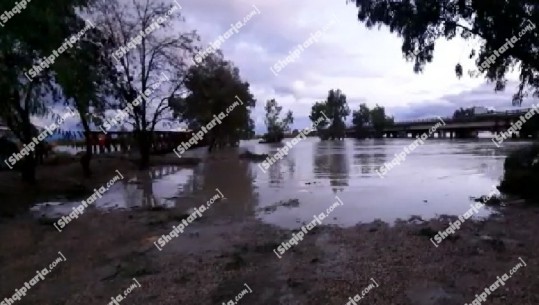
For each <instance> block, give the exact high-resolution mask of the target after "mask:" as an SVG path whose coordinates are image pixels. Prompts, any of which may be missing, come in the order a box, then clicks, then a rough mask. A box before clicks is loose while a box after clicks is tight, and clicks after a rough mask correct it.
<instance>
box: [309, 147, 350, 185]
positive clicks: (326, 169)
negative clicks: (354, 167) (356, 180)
mask: <svg viewBox="0 0 539 305" xmlns="http://www.w3.org/2000/svg"><path fill="white" fill-rule="evenodd" d="M346 144H347V141H319V142H317V143H316V144H315V147H316V152H315V157H314V168H315V171H314V177H315V178H327V179H328V180H329V185H330V186H331V187H332V189H333V192H338V191H339V192H342V191H344V189H345V187H346V186H348V178H349V171H350V167H349V165H348V150H347V145H346Z"/></svg>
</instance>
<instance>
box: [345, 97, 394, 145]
mask: <svg viewBox="0 0 539 305" xmlns="http://www.w3.org/2000/svg"><path fill="white" fill-rule="evenodd" d="M352 123H353V124H354V129H355V132H356V137H358V138H365V137H367V136H368V135H369V132H368V131H369V130H368V129H369V127H372V129H373V130H374V137H378V138H381V137H382V136H383V131H384V129H385V128H387V127H390V126H392V125H393V124H394V119H393V117H389V116H387V115H386V113H385V108H384V107H382V106H379V105H378V104H377V105H376V107H374V108H373V109H369V107H368V106H367V105H366V104H365V103H362V104H360V105H359V110H357V111H354V113H353V119H352Z"/></svg>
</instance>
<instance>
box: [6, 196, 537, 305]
mask: <svg viewBox="0 0 539 305" xmlns="http://www.w3.org/2000/svg"><path fill="white" fill-rule="evenodd" d="M216 204H231V203H229V202H226V200H223V201H217V202H216ZM538 213H539V209H538V208H534V207H506V208H503V214H497V215H493V216H491V217H490V218H488V219H486V220H468V221H467V222H466V223H464V224H463V225H462V226H461V228H460V230H458V231H457V232H456V233H455V234H454V235H453V237H452V238H450V239H447V240H444V241H443V242H442V243H441V244H440V245H439V247H434V246H433V245H432V244H431V242H430V241H429V235H431V234H432V233H433V232H436V231H439V230H442V229H444V228H446V227H447V225H448V223H449V222H450V221H452V220H454V218H455V217H444V218H438V219H431V220H428V221H417V219H415V220H414V221H401V222H397V223H395V224H394V225H393V226H390V225H388V224H386V223H384V222H381V221H375V222H372V223H367V224H358V225H356V226H353V227H348V228H341V227H336V226H325V225H322V226H320V227H317V228H314V229H313V230H312V231H310V232H309V233H308V234H306V235H305V237H304V239H303V240H302V241H300V242H299V243H298V244H297V245H295V246H293V247H292V248H290V249H289V250H288V251H286V253H284V254H283V255H282V259H278V258H277V257H276V256H275V253H274V252H273V249H275V248H277V247H278V245H279V244H280V243H282V242H284V241H286V240H289V239H290V237H291V236H292V233H294V232H295V231H296V230H288V229H281V228H277V227H275V226H272V225H268V224H264V223H261V222H260V221H259V220H256V219H255V218H254V217H249V218H247V219H244V220H242V221H238V220H233V219H226V218H223V217H220V216H219V215H214V214H211V213H210V214H209V215H204V216H203V217H201V218H200V219H199V220H196V221H195V222H193V223H191V224H190V226H189V227H188V228H186V230H185V232H184V233H183V234H179V236H178V237H177V238H173V239H172V240H171V241H170V242H169V243H168V244H167V245H166V247H164V248H163V251H158V250H157V249H156V248H155V245H154V242H155V241H156V240H157V239H158V238H159V237H160V236H162V235H163V234H167V233H168V232H170V230H171V228H172V226H173V225H177V224H178V223H179V222H180V221H181V219H184V218H185V217H186V214H185V212H184V211H180V210H177V209H173V210H156V211H148V210H130V211H111V212H109V213H102V212H98V211H95V210H91V211H88V212H86V213H85V214H84V215H83V216H81V217H80V218H78V219H77V220H75V221H74V222H73V223H72V224H70V225H69V226H68V227H66V229H65V231H63V232H62V233H59V232H57V231H56V230H55V229H54V228H53V227H52V225H45V224H39V223H37V221H36V220H35V219H32V218H31V217H28V216H21V217H16V218H13V219H9V220H8V221H6V222H2V223H0V239H1V240H4V241H8V242H7V243H2V244H1V245H0V253H2V255H1V256H0V261H2V262H4V263H3V264H2V265H1V267H0V282H2V283H3V285H2V286H1V287H0V296H1V297H2V298H3V297H5V296H7V295H9V294H10V291H13V289H15V288H16V287H20V284H21V283H24V281H26V280H28V277H29V276H30V275H32V274H35V270H38V269H39V270H40V269H41V268H42V266H45V265H46V264H47V263H48V262H49V261H50V260H52V259H53V258H54V257H56V256H57V254H55V253H57V252H58V251H62V253H64V254H65V257H66V258H67V261H66V263H63V266H60V267H59V268H58V270H56V271H54V272H53V274H51V275H50V277H48V278H47V279H46V280H45V281H44V282H42V283H40V284H39V285H37V287H35V288H33V289H32V291H30V292H29V293H28V295H27V296H26V297H24V303H25V304H44V303H51V304H52V303H54V304H66V305H68V304H69V305H70V304H102V303H106V302H107V301H106V300H109V299H110V297H111V296H115V295H117V294H118V293H119V292H121V291H122V290H123V288H125V287H128V286H129V283H130V282H132V279H133V278H136V279H137V280H138V281H139V282H140V284H141V288H137V290H136V291H134V292H133V293H132V295H130V296H129V297H128V298H127V299H128V302H129V303H130V304H148V303H152V304H178V303H185V304H216V303H217V304H220V303H221V302H225V301H226V300H229V299H231V298H233V297H234V296H235V294H236V293H237V292H239V291H241V287H242V286H243V284H244V283H246V284H247V285H249V287H251V288H252V290H253V293H250V294H247V295H245V297H244V300H242V303H244V304H255V303H256V304H308V303H309V302H319V303H320V304H345V303H346V302H348V301H349V300H348V298H349V297H353V296H355V295H356V294H358V293H360V291H361V289H362V288H364V287H366V286H367V285H368V284H369V281H370V279H371V278H373V279H375V280H376V282H377V283H379V287H377V288H375V289H373V290H372V291H370V292H369V293H368V294H367V295H365V297H364V298H365V300H362V301H363V302H369V303H373V304H419V305H422V304H425V305H426V304H464V303H470V302H471V301H472V300H473V299H474V298H475V296H474V295H475V294H478V293H480V292H481V291H482V290H483V289H484V287H486V286H487V285H490V283H492V282H493V281H495V280H496V276H498V275H501V274H503V273H504V272H507V270H509V268H510V267H512V266H513V265H514V264H515V263H517V262H518V257H522V259H523V260H525V261H526V263H527V267H526V268H524V269H522V270H521V271H519V272H518V274H516V275H515V276H514V277H513V278H512V279H511V280H509V281H508V282H507V283H506V285H505V286H504V287H503V288H500V289H498V291H497V292H495V293H494V294H493V295H491V296H489V298H488V302H489V304H506V302H507V301H510V302H512V303H523V304H536V303H537V301H538V300H539V296H535V295H533V294H530V292H531V291H535V290H534V289H536V288H537V287H538V285H539V280H537V279H536V276H535V274H536V272H537V271H538V267H537V266H538V265H539V259H537V258H536V257H535V256H531V255H530V253H534V252H533V251H534V249H536V248H537V246H539V237H537V234H535V231H536V230H537V229H538V228H539V224H537V223H536V222H534V218H535V215H536V214H538ZM29 253H31V254H30V255H29ZM463 258H465V259H463ZM8 262H9V263H8ZM68 296H69V297H68ZM525 301H527V302H528V303H526V302H525ZM436 302H441V303H436Z"/></svg>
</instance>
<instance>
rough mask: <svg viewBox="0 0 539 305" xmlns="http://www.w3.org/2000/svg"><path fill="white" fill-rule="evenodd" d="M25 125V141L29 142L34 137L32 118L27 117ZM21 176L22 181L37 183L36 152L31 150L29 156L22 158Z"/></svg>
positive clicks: (25, 142)
mask: <svg viewBox="0 0 539 305" xmlns="http://www.w3.org/2000/svg"><path fill="white" fill-rule="evenodd" d="M24 123H25V124H24V126H23V139H24V141H23V143H24V144H28V143H31V142H32V137H33V134H34V133H33V129H32V128H33V125H32V123H30V118H29V117H27V120H25V122H24ZM21 174H22V175H21V177H22V181H23V182H26V183H30V184H35V183H36V162H35V153H34V152H30V153H29V154H28V156H26V157H25V158H24V159H23V160H22V167H21Z"/></svg>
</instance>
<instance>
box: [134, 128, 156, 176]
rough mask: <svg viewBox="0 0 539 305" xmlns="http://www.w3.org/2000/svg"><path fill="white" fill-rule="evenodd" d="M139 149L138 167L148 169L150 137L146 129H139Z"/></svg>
mask: <svg viewBox="0 0 539 305" xmlns="http://www.w3.org/2000/svg"><path fill="white" fill-rule="evenodd" d="M137 139H138V144H139V151H140V162H139V169H148V168H149V167H150V153H151V145H152V143H151V137H150V133H149V132H148V131H146V130H141V131H139V136H138V137H137Z"/></svg>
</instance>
